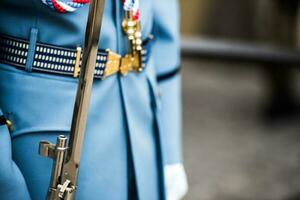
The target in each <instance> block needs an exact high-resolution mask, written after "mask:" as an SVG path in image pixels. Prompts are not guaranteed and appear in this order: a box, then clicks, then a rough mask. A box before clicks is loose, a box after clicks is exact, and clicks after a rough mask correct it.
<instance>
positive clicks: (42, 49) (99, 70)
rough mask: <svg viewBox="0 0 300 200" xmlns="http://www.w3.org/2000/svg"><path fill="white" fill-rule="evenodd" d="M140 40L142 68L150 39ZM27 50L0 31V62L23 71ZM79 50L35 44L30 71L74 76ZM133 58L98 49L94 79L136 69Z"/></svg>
mask: <svg viewBox="0 0 300 200" xmlns="http://www.w3.org/2000/svg"><path fill="white" fill-rule="evenodd" d="M151 39H152V36H149V38H148V39H147V40H146V41H145V42H144V46H143V47H144V50H143V51H142V56H141V61H140V62H141V68H142V69H144V68H145V67H146V63H147V62H148V57H149V54H150V49H151V46H150V42H149V41H150V40H151ZM28 49H29V41H26V40H23V39H19V38H14V37H10V36H6V35H1V34H0V62H1V63H5V64H9V65H13V66H15V67H18V68H21V69H24V70H25V67H26V60H27V55H28ZM81 58H82V52H81V48H80V47H79V48H77V49H76V50H75V49H68V48H63V47H59V46H53V45H48V44H42V43H37V44H36V49H35V54H34V60H33V65H32V71H35V72H43V73H50V74H61V75H66V76H73V77H74V78H77V77H78V76H79V72H80V65H81ZM136 68H137V67H136V60H135V59H134V58H133V57H128V55H127V56H125V57H123V58H122V57H121V56H120V55H118V54H116V53H114V52H112V51H110V50H109V49H108V50H102V49H100V50H99V51H98V55H97V61H96V68H95V75H94V76H95V78H99V79H104V78H106V77H108V76H110V75H113V74H116V73H118V72H120V73H121V74H123V75H126V74H127V73H128V72H129V71H141V70H140V68H139V70H138V69H136Z"/></svg>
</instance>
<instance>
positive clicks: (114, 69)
mask: <svg viewBox="0 0 300 200" xmlns="http://www.w3.org/2000/svg"><path fill="white" fill-rule="evenodd" d="M106 51H107V52H108V57H107V62H106V68H105V71H104V77H107V76H111V75H113V74H116V73H118V72H119V70H120V65H121V58H122V57H121V55H119V54H117V53H114V52H112V51H111V50H110V49H107V50H106Z"/></svg>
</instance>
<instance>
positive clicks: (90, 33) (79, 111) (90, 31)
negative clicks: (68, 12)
mask: <svg viewBox="0 0 300 200" xmlns="http://www.w3.org/2000/svg"><path fill="white" fill-rule="evenodd" d="M104 3H105V0H91V3H90V8H89V16H88V23H87V28H86V33H85V44H84V50H83V59H82V66H81V69H80V78H79V84H78V88H77V95H76V100H75V107H74V113H73V119H72V126H71V132H70V139H69V142H67V137H66V136H63V135H61V136H58V138H57V142H56V144H51V143H50V142H47V141H41V142H40V148H39V153H40V155H42V156H45V157H49V158H51V159H53V168H52V175H51V182H50V186H49V190H48V194H47V199H48V200H73V199H75V194H76V190H77V177H78V172H79V164H80V157H81V151H82V145H83V140H84V133H85V128H86V121H87V114H88V107H89V103H90V96H91V92H92V84H93V78H94V71H95V65H96V58H97V51H98V42H99V37H100V30H101V23H102V17H103V9H104Z"/></svg>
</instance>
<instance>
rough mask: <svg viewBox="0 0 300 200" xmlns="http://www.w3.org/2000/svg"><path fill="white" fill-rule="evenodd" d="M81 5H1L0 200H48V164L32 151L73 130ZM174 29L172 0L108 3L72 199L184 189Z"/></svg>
mask: <svg viewBox="0 0 300 200" xmlns="http://www.w3.org/2000/svg"><path fill="white" fill-rule="evenodd" d="M88 4H89V0H22V1H21V0H14V1H12V0H1V1H0V110H1V111H0V116H1V117H0V158H1V160H0V199H1V200H2V199H11V200H19V199H22V200H28V199H37V200H40V199H45V196H46V194H47V190H48V187H49V181H50V175H51V173H50V172H51V166H52V165H51V161H50V160H48V159H44V158H43V157H41V156H39V155H38V153H37V152H38V144H39V141H41V140H50V141H53V142H54V141H55V140H56V137H57V136H58V135H60V134H66V135H68V133H69V131H70V126H71V119H72V114H73V107H74V100H75V93H76V87H77V83H78V75H79V73H80V57H81V48H79V47H82V46H83V42H84V33H85V27H86V21H87V14H88ZM128 12H129V13H130V14H131V15H130V17H131V18H132V20H133V22H135V23H136V26H135V29H134V33H135V35H134V41H133V38H132V35H130V34H131V32H130V31H128V29H129V28H130V27H129V26H128V25H130V24H128V23H127V24H126V19H127V18H126V17H128V16H127V15H126V13H128ZM178 32H179V31H178V5H177V1H176V0H163V1H162V0H152V1H142V2H140V4H139V1H138V0H125V1H123V0H107V1H106V4H105V9H104V17H103V23H102V31H101V38H100V43H99V44H100V45H99V52H98V56H97V64H96V70H95V76H94V77H95V78H94V84H93V91H92V97H91V104H90V109H89V115H88V123H87V128H86V134H85V138H84V146H83V147H84V148H83V151H82V156H81V165H80V174H79V180H78V191H77V193H76V199H116V200H119V199H120V200H121V199H149V200H154V199H165V197H166V196H167V198H168V199H180V198H182V196H183V195H184V193H185V192H186V189H187V187H186V180H185V173H184V169H183V166H182V163H181V162H182V158H181V141H180V140H181V139H180V131H181V119H180V115H181V113H180V112H181V111H180V104H181V102H180V76H179V74H178V72H179V67H178V66H179V62H180V61H179V46H178V43H179V42H178V40H179V33H178ZM139 33H141V34H139ZM151 35H154V38H155V39H154V40H151V39H152V36H151ZM141 41H142V42H143V43H142V44H140V42H141ZM133 51H140V52H142V55H143V56H141V57H140V58H133V59H132V60H131V61H130V62H129V63H126V62H125V61H126V58H128V57H126V55H131V54H129V53H130V52H131V53H132V52H133ZM137 59H140V60H137ZM133 62H138V64H137V65H135V67H133V65H134V64H133ZM126 67H127V68H126Z"/></svg>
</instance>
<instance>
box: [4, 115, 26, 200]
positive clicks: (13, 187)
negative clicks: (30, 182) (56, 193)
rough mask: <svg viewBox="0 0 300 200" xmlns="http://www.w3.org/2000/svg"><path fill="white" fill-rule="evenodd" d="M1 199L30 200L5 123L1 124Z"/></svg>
mask: <svg viewBox="0 0 300 200" xmlns="http://www.w3.org/2000/svg"><path fill="white" fill-rule="evenodd" d="M0 116H2V111H1V109H0ZM0 199H22V200H30V196H29V192H28V190H27V186H26V183H25V180H24V177H23V175H22V173H21V171H20V170H19V168H18V167H17V165H16V164H15V162H14V161H13V159H12V152H11V138H10V134H9V131H8V129H7V127H6V126H5V125H3V126H0Z"/></svg>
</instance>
